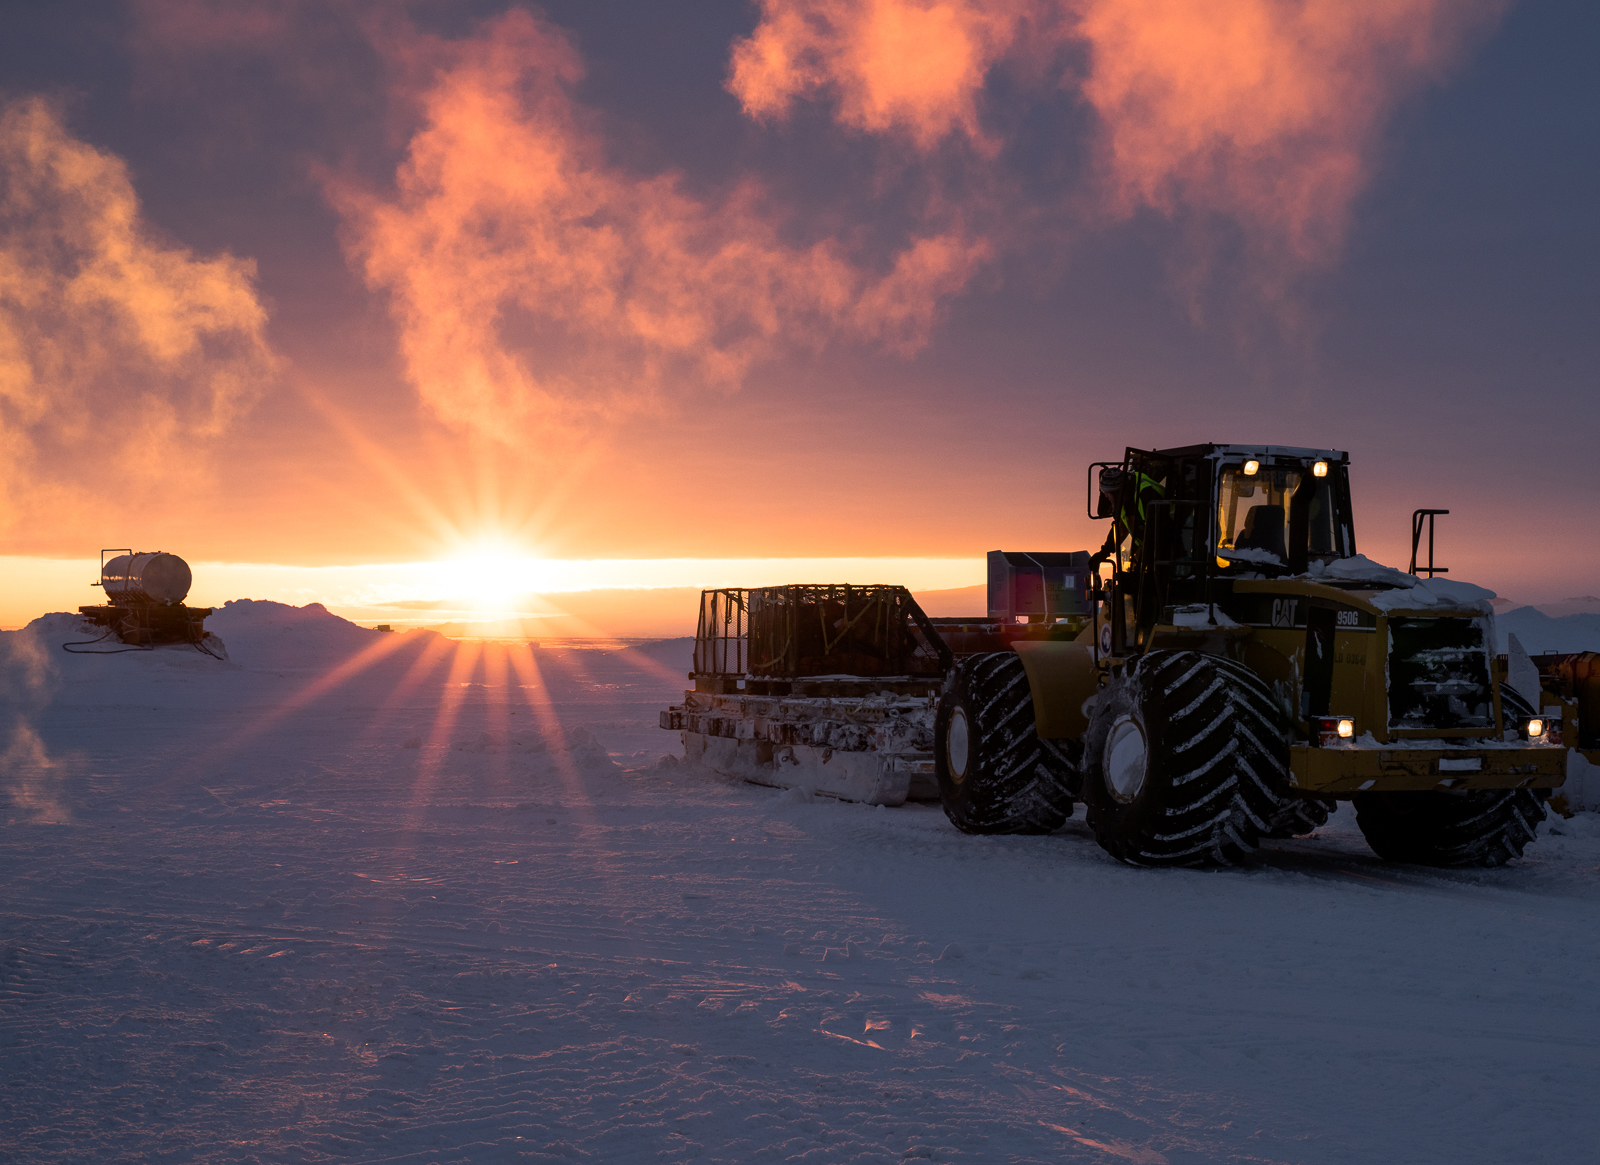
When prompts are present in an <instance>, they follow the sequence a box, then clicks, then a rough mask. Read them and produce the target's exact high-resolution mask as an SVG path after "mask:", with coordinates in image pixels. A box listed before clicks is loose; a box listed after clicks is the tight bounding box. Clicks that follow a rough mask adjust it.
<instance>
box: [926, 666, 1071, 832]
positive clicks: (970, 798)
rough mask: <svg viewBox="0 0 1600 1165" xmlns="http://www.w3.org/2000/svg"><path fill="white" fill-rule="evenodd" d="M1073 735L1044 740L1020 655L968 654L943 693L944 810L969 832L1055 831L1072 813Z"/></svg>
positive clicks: (939, 740) (938, 760) (939, 761)
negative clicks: (1066, 739)
mask: <svg viewBox="0 0 1600 1165" xmlns="http://www.w3.org/2000/svg"><path fill="white" fill-rule="evenodd" d="M1075 752H1076V749H1075V748H1074V746H1073V742H1071V741H1065V740H1042V739H1040V737H1039V733H1038V731H1037V730H1036V728H1035V722H1034V712H1033V692H1032V690H1031V689H1030V688H1029V686H1028V674H1027V672H1026V671H1025V670H1024V669H1023V666H1022V658H1021V657H1020V656H1019V655H1017V653H1016V652H1014V651H996V652H989V653H986V654H983V655H974V656H972V657H970V658H968V659H966V660H963V661H962V663H961V665H960V667H959V668H957V670H956V673H955V675H954V676H952V677H951V681H950V685H949V688H948V689H947V690H946V692H945V695H944V698H943V699H942V700H940V701H939V713H938V717H937V718H936V720H935V721H934V745H933V756H934V773H935V775H936V776H937V777H938V778H939V800H940V802H941V803H942V804H943V805H944V811H945V815H946V816H947V817H949V818H950V821H951V823H952V824H953V825H954V826H955V827H956V828H957V829H959V830H961V831H962V832H963V833H1049V832H1051V831H1052V830H1055V829H1059V828H1061V826H1062V824H1063V823H1065V821H1066V820H1067V818H1068V817H1071V816H1072V794H1071V793H1070V792H1069V791H1068V784H1069V781H1070V779H1071V777H1072V775H1073V769H1074V764H1073V762H1074V761H1075V759H1076V757H1075V755H1074V753H1075Z"/></svg>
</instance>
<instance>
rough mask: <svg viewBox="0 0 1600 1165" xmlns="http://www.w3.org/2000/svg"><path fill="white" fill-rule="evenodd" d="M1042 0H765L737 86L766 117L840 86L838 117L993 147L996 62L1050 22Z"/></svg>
mask: <svg viewBox="0 0 1600 1165" xmlns="http://www.w3.org/2000/svg"><path fill="white" fill-rule="evenodd" d="M1053 7H1054V6H1052V5H1051V4H1049V3H1042V2H1040V0H943V2H937V3H930V2H924V0H867V2H865V3H863V2H860V0H761V23H760V24H759V25H758V26H757V27H756V30H755V31H754V32H753V33H751V34H750V36H748V37H746V38H744V39H742V40H738V41H735V42H734V46H733V56H732V66H731V69H730V73H729V78H728V89H729V91H730V92H732V93H733V94H734V96H736V97H738V98H739V101H740V103H741V104H742V105H743V106H744V110H745V112H746V113H748V114H749V115H750V116H752V117H754V118H757V119H759V120H767V119H770V118H776V117H782V116H784V115H786V114H787V113H788V112H789V110H790V108H791V106H792V105H793V103H794V101H795V100H796V99H797V98H805V97H815V96H818V95H820V94H823V93H832V94H833V95H835V96H836V98H837V100H838V119H839V121H840V122H841V123H843V124H845V125H848V126H852V127H854V128H856V129H861V130H866V131H869V132H873V133H884V132H888V131H891V130H893V131H897V132H901V133H904V134H906V135H907V136H909V137H910V138H911V139H912V141H913V142H915V143H916V144H917V145H918V146H919V147H921V148H923V149H928V148H931V147H933V146H934V145H935V144H937V143H938V142H939V141H940V140H942V139H943V138H945V137H947V136H949V135H950V134H952V133H958V132H959V133H961V134H964V135H965V136H966V137H967V138H969V139H970V140H971V141H972V142H973V143H974V144H976V145H979V146H980V147H982V148H984V150H985V152H990V151H991V150H992V145H993V143H991V142H990V140H989V138H988V137H987V136H986V135H985V133H984V132H983V130H982V129H981V128H980V126H979V123H978V98H979V95H980V94H981V92H982V89H983V86H984V83H985V80H986V78H987V75H988V73H989V70H990V69H991V68H992V67H993V66H994V65H995V64H996V63H997V62H998V61H999V60H1000V59H1001V58H1002V57H1004V56H1006V55H1007V54H1008V53H1010V52H1011V51H1012V50H1013V49H1014V47H1015V45H1016V42H1017V40H1018V38H1019V36H1020V35H1021V34H1022V33H1023V31H1024V30H1025V29H1032V28H1035V27H1037V26H1040V25H1048V24H1049V21H1048V17H1049V16H1050V15H1051V13H1052V11H1053Z"/></svg>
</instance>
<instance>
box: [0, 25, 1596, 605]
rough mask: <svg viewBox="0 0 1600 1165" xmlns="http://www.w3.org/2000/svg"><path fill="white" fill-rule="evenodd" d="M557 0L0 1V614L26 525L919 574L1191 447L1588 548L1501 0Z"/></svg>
mask: <svg viewBox="0 0 1600 1165" xmlns="http://www.w3.org/2000/svg"><path fill="white" fill-rule="evenodd" d="M607 7H608V6H591V5H581V4H576V3H552V4H550V5H548V6H544V7H539V6H530V5H525V4H513V3H509V2H502V0H486V2H485V3H482V4H477V5H473V6H470V10H467V9H462V10H456V9H450V10H449V11H446V9H449V8H450V6H445V9H439V8H433V7H429V6H426V5H396V6H392V8H390V9H389V11H390V13H391V16H392V19H387V20H383V21H369V20H366V19H365V18H364V17H362V16H360V15H359V14H360V13H361V12H363V11H365V9H364V8H363V6H362V5H361V4H356V5H354V6H333V7H326V6H316V5H310V6H306V5H279V6H254V5H250V4H239V5H235V4H222V3H219V2H218V0H140V2H139V3H133V4H128V5H117V6H112V9H108V13H107V15H106V18H105V24H104V27H102V28H100V30H99V31H98V32H96V34H95V36H94V37H91V38H89V40H87V41H86V40H84V39H83V37H82V36H79V35H77V34H76V33H74V32H72V31H70V25H71V22H70V21H67V20H66V19H65V18H64V17H63V18H61V19H54V18H51V17H49V16H47V15H46V14H45V11H46V10H45V9H44V8H42V7H41V8H40V11H39V15H38V17H37V19H35V20H32V22H31V23H28V24H27V25H26V27H25V28H19V31H18V34H17V38H16V43H17V44H25V45H30V46H33V47H32V49H30V50H26V51H25V50H23V49H12V50H0V52H4V53H6V54H7V59H8V61H9V66H8V74H7V78H8V81H7V96H6V97H5V99H4V100H3V101H0V196H3V199H0V202H3V205H4V206H5V207H7V208H9V209H7V210H6V211H5V213H4V214H3V215H0V281H3V282H4V283H5V285H6V286H7V287H10V286H11V285H12V284H13V283H14V284H15V287H16V289H18V292H17V294H14V295H10V296H9V297H7V296H6V295H0V330H3V331H4V334H6V335H7V336H10V337H13V338H14V339H15V345H14V346H13V348H12V349H8V351H10V352H11V355H10V356H8V357H7V360H6V362H5V364H4V368H3V369H0V377H4V383H3V384H0V447H3V448H4V450H5V457H4V458H3V464H0V553H3V554H4V555H6V556H9V560H10V561H11V562H12V564H13V566H12V567H9V568H8V576H7V586H6V593H5V594H4V595H0V622H3V623H5V624H8V625H15V624H16V623H18V622H19V621H26V619H27V618H30V617H33V616H34V615H37V614H39V613H42V612H43V611H46V610H51V609H61V608H67V607H71V606H73V605H75V604H76V602H77V601H79V600H83V599H85V598H90V599H92V597H93V593H91V594H89V595H88V596H86V595H85V594H84V592H83V586H84V583H83V582H82V581H79V574H80V573H81V572H77V571H67V570H62V571H60V572H57V571H56V569H55V568H54V567H52V566H49V565H47V563H49V562H66V561H79V560H90V559H92V557H93V556H94V555H95V554H96V553H97V551H98V550H99V548H100V547H102V546H106V545H109V544H115V543H127V542H129V541H133V542H136V543H138V544H139V545H140V546H144V547H148V546H159V547H161V548H163V549H166V550H168V551H170V552H172V553H174V554H178V555H181V556H183V557H184V558H185V559H186V560H187V561H189V562H191V563H194V564H197V565H199V566H200V567H201V569H199V570H198V571H197V576H196V597H197V600H199V601H206V602H220V601H225V600H226V599H228V598H234V597H240V596H242V595H245V594H251V593H254V594H257V595H273V596H282V597H283V598H284V600H285V601H288V600H289V599H299V600H301V601H307V602H309V601H317V602H328V603H329V604H330V605H339V606H341V609H344V608H348V609H350V610H352V611H360V612H362V613H361V614H360V616H359V617H360V618H362V619H363V620H365V621H374V620H377V621H384V620H383V615H384V614H385V613H387V614H389V615H391V616H392V617H393V620H394V621H403V620H412V619H417V618H423V617H424V616H421V615H414V614H410V613H407V612H406V609H405V608H390V607H386V606H385V604H393V603H413V604H416V603H444V602H449V603H451V604H454V605H453V606H451V607H448V608H446V607H442V606H441V607H437V608H434V609H436V610H447V609H448V610H451V611H460V612H466V613H469V614H470V613H473V612H487V611H496V612H506V611H516V610H518V609H519V608H520V607H521V606H522V605H523V604H521V603H520V601H519V600H520V596H522V595H526V594H578V593H584V592H594V593H598V592H600V591H605V590H619V591H621V590H634V589H641V588H642V589H664V588H673V587H686V588H695V587H701V586H715V585H718V584H723V583H733V582H741V583H743V582H752V583H753V582H771V581H774V580H775V579H785V578H794V577H797V576H798V577H804V578H809V579H823V580H838V581H868V580H869V578H870V579H871V581H886V582H897V583H902V584H904V585H907V586H910V587H912V588H913V589H927V588H932V589H944V588H949V587H955V586H970V585H976V584H977V583H979V582H981V580H982V574H981V571H980V570H979V569H977V567H976V565H975V564H977V563H979V562H980V561H981V559H982V556H983V555H984V553H985V552H987V551H988V550H992V549H996V548H1004V549H1010V550H1044V551H1076V550H1084V549H1088V550H1094V549H1097V548H1098V546H1099V542H1100V539H1101V538H1102V537H1103V533H1102V531H1101V530H1100V529H1099V528H1098V527H1097V526H1096V525H1095V524H1094V523H1093V521H1091V520H1090V518H1089V517H1088V515H1087V514H1086V512H1085V481H1086V477H1085V475H1086V473H1087V471H1088V467H1089V465H1090V464H1091V463H1093V462H1097V461H1103V460H1107V459H1118V458H1120V457H1121V455H1122V452H1123V450H1124V449H1125V448H1127V447H1130V446H1131V447H1135V448H1144V449H1151V448H1164V447H1174V446H1182V445H1188V444H1194V443H1197V442H1213V441H1221V442H1245V443H1252V442H1254V443H1280V444H1288V445H1307V446H1316V447H1319V448H1337V449H1342V450H1348V451H1349V452H1350V454H1351V465H1352V489H1353V492H1354V495H1355V507H1356V515H1357V516H1356V524H1357V542H1358V545H1359V547H1360V549H1361V551H1362V552H1363V553H1365V554H1367V555H1369V556H1371V557H1374V558H1376V559H1378V560H1380V561H1385V562H1389V563H1396V562H1400V563H1403V562H1404V561H1405V559H1406V558H1407V556H1408V553H1409V544H1408V531H1409V522H1410V515H1411V513H1412V511H1413V510H1414V509H1417V508H1419V507H1429V508H1440V509H1449V510H1450V515H1449V516H1448V517H1447V518H1445V519H1443V520H1442V521H1441V523H1440V554H1441V558H1442V560H1443V561H1446V562H1447V564H1448V566H1449V569H1450V571H1451V577H1452V578H1457V577H1461V578H1466V579H1469V580H1471V581H1475V582H1478V583H1481V584H1482V585H1485V586H1488V587H1490V588H1492V589H1494V590H1496V591H1499V592H1502V593H1507V594H1515V595H1519V596H1527V597H1529V598H1530V599H1554V598H1560V597H1563V596H1566V595H1574V594H1583V593H1588V592H1591V591H1593V590H1595V589H1596V588H1597V586H1600V581H1597V580H1600V546H1597V544H1596V543H1595V541H1594V540H1593V539H1583V538H1579V539H1576V540H1574V539H1572V538H1571V537H1570V534H1571V532H1572V531H1574V530H1582V529H1585V528H1586V522H1587V521H1588V519H1587V516H1588V515H1590V514H1592V513H1593V511H1594V510H1595V508H1596V506H1597V505H1600V482H1596V481H1595V480H1594V479H1593V475H1585V474H1575V473H1571V472H1568V471H1567V470H1566V469H1565V467H1568V466H1572V465H1582V464H1586V463H1587V460H1588V459H1589V454H1590V452H1591V451H1590V450H1588V449H1587V448H1586V446H1585V444H1584V443H1585V441H1586V440H1587V434H1589V433H1590V432H1591V431H1592V430H1593V428H1594V425H1593V419H1594V409H1595V398H1594V394H1593V385H1594V383H1595V382H1596V380H1597V378H1600V346H1597V341H1596V339H1595V337H1596V332H1595V329H1594V328H1593V327H1592V321H1593V318H1594V315H1595V311H1596V310H1597V309H1596V304H1595V281H1594V279H1593V274H1592V272H1593V270H1594V262H1593V249H1594V248H1593V245H1592V239H1593V231H1592V225H1591V222H1590V220H1591V217H1592V215H1591V211H1590V206H1591V204H1592V202H1593V197H1592V194H1593V191H1594V189H1595V182H1594V180H1593V176H1592V173H1591V171H1592V169H1593V168H1594V165H1595V162H1594V160H1593V159H1592V158H1591V157H1589V154H1588V153H1586V152H1584V151H1583V150H1581V149H1577V148H1574V147H1572V146H1570V145H1567V146H1563V147H1562V148H1560V149H1554V148H1552V149H1548V150H1546V149H1544V148H1543V147H1542V146H1541V145H1540V143H1543V142H1546V141H1548V142H1561V143H1571V142H1581V141H1586V140H1587V139H1586V138H1585V137H1584V134H1586V133H1588V132H1589V130H1588V129H1587V128H1586V127H1587V125H1588V123H1586V122H1584V121H1583V120H1582V116H1581V114H1580V113H1579V112H1577V111H1580V110H1583V109H1586V108H1587V107H1588V106H1589V105H1590V104H1592V103H1590V102H1587V101H1585V100H1582V99H1578V98H1573V97H1571V96H1566V95H1562V96H1559V98H1558V96H1557V91H1558V90H1560V91H1561V93H1563V94H1564V93H1565V91H1564V90H1561V86H1562V85H1577V84H1579V82H1578V81H1577V80H1574V79H1570V78H1566V76H1565V74H1563V73H1562V72H1561V71H1560V70H1550V69H1547V68H1545V67H1543V66H1542V65H1541V66H1540V67H1539V68H1530V67H1528V62H1531V61H1543V60H1544V59H1545V56H1546V55H1547V48H1546V41H1545V40H1543V39H1541V38H1542V37H1544V36H1545V35H1546V34H1545V33H1543V32H1541V31H1540V30H1541V29H1542V28H1544V25H1543V24H1542V23H1541V21H1546V20H1548V18H1547V17H1544V16H1540V15H1538V14H1537V13H1534V12H1532V11H1530V10H1528V9H1526V8H1525V7H1524V6H1507V5H1504V4H1500V3H1498V2H1496V0H1485V2H1483V3H1477V2H1473V3H1462V4H1453V3H1451V4H1447V3H1443V2H1441V0H1412V2H1407V3H1403V4H1390V5H1379V6H1377V7H1376V8H1374V9H1373V10H1372V11H1370V12H1366V11H1365V10H1362V11H1361V12H1357V11H1356V9H1353V8H1350V7H1349V6H1346V5H1341V4H1335V3H1329V2H1327V0H1311V2H1308V3H1276V2H1275V0H1240V2H1239V3H1237V4H1230V5H1224V6H1221V7H1220V8H1217V9H1216V10H1215V11H1214V12H1210V13H1209V14H1208V15H1206V16H1205V17H1203V18H1202V17H1199V16H1197V15H1196V14H1195V12H1194V11H1193V9H1192V6H1186V5H1183V4H1174V3H1162V4H1154V5H1150V4H1142V3H1134V2H1133V0H1082V2H1081V3H1078V2H1076V0H1075V2H1074V3H1073V4H1056V3H1053V2H1052V0H1023V2H1019V3H1015V4H1002V5H995V6H987V5H977V4H970V3H965V2H962V3H952V4H939V5H932V6H930V5H927V4H923V3H920V2H913V0H882V3H874V4H872V5H855V6H852V5H847V4H836V3H833V2H832V0H763V2H762V3H760V4H752V5H734V6H729V7H715V6H713V7H710V8H705V9H703V10H702V9H694V10H693V11H690V10H672V9H669V8H659V9H657V8H653V7H649V6H645V7H640V8H638V9H637V10H635V11H634V12H633V15H632V18H630V19H627V20H617V19H615V17H614V16H608V15H606V9H607ZM1358 7H1359V6H1358ZM113 9H114V11H113ZM41 38H42V39H41ZM663 45H670V46H671V47H670V48H669V49H663ZM1536 48H1537V51H1536ZM908 62H917V64H916V66H915V67H910V66H909V65H908ZM243 78H250V80H249V81H248V83H246V82H245V81H244V80H243ZM313 78H319V80H315V81H313V80H312V79H313ZM78 91H82V92H84V93H86V94H93V95H94V96H93V98H92V99H85V100H83V101H73V102H64V101H62V100H59V99H58V98H57V97H56V96H53V95H55V94H60V93H64V92H78ZM268 108H270V109H272V110H273V113H272V115H271V117H270V119H267V118H266V115H265V114H264V113H263V110H264V109H268ZM1483 109H1496V110H1501V111H1503V115H1501V116H1497V118H1492V119H1485V118H1483V117H1482V116H1480V115H1479V112H1478V111H1481V110H1483ZM1574 119H1576V120H1574ZM1569 122H1570V123H1571V124H1570V125H1569V124H1568V123H1569ZM1535 125H1538V126H1548V127H1550V128H1549V134H1548V138H1546V137H1544V136H1540V135H1539V134H1532V133H1531V131H1530V130H1528V128H1527V127H1529V126H1535ZM23 289H25V290H26V294H23V293H22V290H23ZM0 290H3V289H0ZM1513 466H1514V467H1515V474H1516V482H1515V488H1508V481H1507V480H1506V476H1505V475H1506V474H1507V473H1508V472H1509V467H1513ZM1530 498H1537V499H1539V501H1538V504H1536V505H1530V504H1529V501H1528V499H1530ZM1589 524H1592V523H1589ZM1552 546H1561V547H1562V552H1561V553H1560V554H1554V555H1553V554H1551V553H1549V548H1550V547H1552ZM24 561H29V562H32V563H33V564H34V565H32V566H31V567H28V568H27V569H22V568H21V567H19V566H17V565H16V564H19V563H22V562H24ZM941 563H950V564H965V565H951V566H949V567H945V566H942V565H937V564H941ZM251 564H261V565H251ZM271 564H280V565H271ZM334 564H345V565H334ZM358 564H372V565H358ZM380 564H387V565H380ZM740 564H745V565H740ZM784 564H794V565H792V566H791V565H784ZM1532 564H1538V570H1537V573H1536V574H1535V573H1534V572H1533V570H1532V569H1531V566H1532ZM619 613H620V615H621V616H623V617H627V618H631V617H632V616H631V615H629V613H628V610H627V605H626V604H624V605H623V607H622V608H621V609H620V612H619ZM600 617H601V614H600V613H599V612H596V618H600Z"/></svg>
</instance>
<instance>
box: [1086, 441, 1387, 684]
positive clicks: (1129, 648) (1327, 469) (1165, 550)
mask: <svg viewBox="0 0 1600 1165" xmlns="http://www.w3.org/2000/svg"><path fill="white" fill-rule="evenodd" d="M1095 469H1098V470H1099V471H1100V472H1099V474H1098V477H1097V478H1091V481H1092V482H1094V481H1097V482H1098V489H1097V490H1096V491H1095V492H1096V493H1097V494H1098V496H1097V499H1096V501H1095V503H1094V507H1093V509H1092V511H1091V514H1092V516H1094V517H1098V518H1110V519H1112V533H1111V536H1110V538H1108V540H1107V546H1106V548H1105V549H1104V550H1103V551H1102V552H1101V555H1102V557H1101V561H1102V562H1106V563H1108V564H1109V567H1110V569H1109V574H1110V579H1109V585H1108V586H1107V587H1105V589H1104V592H1103V595H1102V597H1103V598H1105V599H1107V600H1108V609H1107V610H1106V612H1105V614H1106V616H1107V619H1108V621H1109V623H1110V626H1111V637H1110V638H1111V642H1110V643H1106V642H1105V641H1104V640H1102V641H1101V645H1102V646H1105V647H1107V648H1108V649H1109V653H1110V654H1112V655H1116V656H1122V655H1126V654H1129V653H1137V652H1138V651H1140V650H1142V647H1143V645H1144V643H1145V642H1147V641H1148V638H1149V635H1150V633H1151V631H1152V629H1153V628H1154V627H1155V626H1156V624H1157V623H1158V622H1161V621H1162V619H1163V616H1164V615H1165V616H1166V617H1168V618H1170V613H1171V611H1172V610H1174V609H1175V608H1178V607H1182V606H1190V605H1194V604H1202V603H1204V604H1211V603H1215V602H1221V601H1223V600H1224V599H1225V597H1226V595H1227V594H1229V593H1231V590H1232V586H1231V582H1232V580H1234V579H1241V578H1263V577H1265V578H1278V577H1286V576H1294V575H1304V574H1307V573H1316V572H1318V571H1319V570H1320V569H1321V566H1322V565H1323V564H1326V563H1329V562H1333V561H1335V560H1337V559H1340V558H1349V557H1351V556H1352V555H1354V554H1355V552H1356V550H1355V529H1354V522H1353V520H1352V517H1351V507H1350V483H1349V473H1348V469H1349V456H1348V454H1345V453H1341V452H1338V451H1335V450H1327V449H1301V448H1293V447H1288V446H1275V445H1191V446H1186V447H1184V448H1181V449H1161V450H1143V449H1128V450H1127V451H1126V453H1125V454H1124V457H1123V460H1122V462H1121V463H1120V464H1113V463H1099V464H1098V465H1097V466H1093V467H1091V474H1093V473H1094V471H1095ZM1105 573H1108V572H1107V571H1106V570H1105V568H1102V574H1105Z"/></svg>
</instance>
